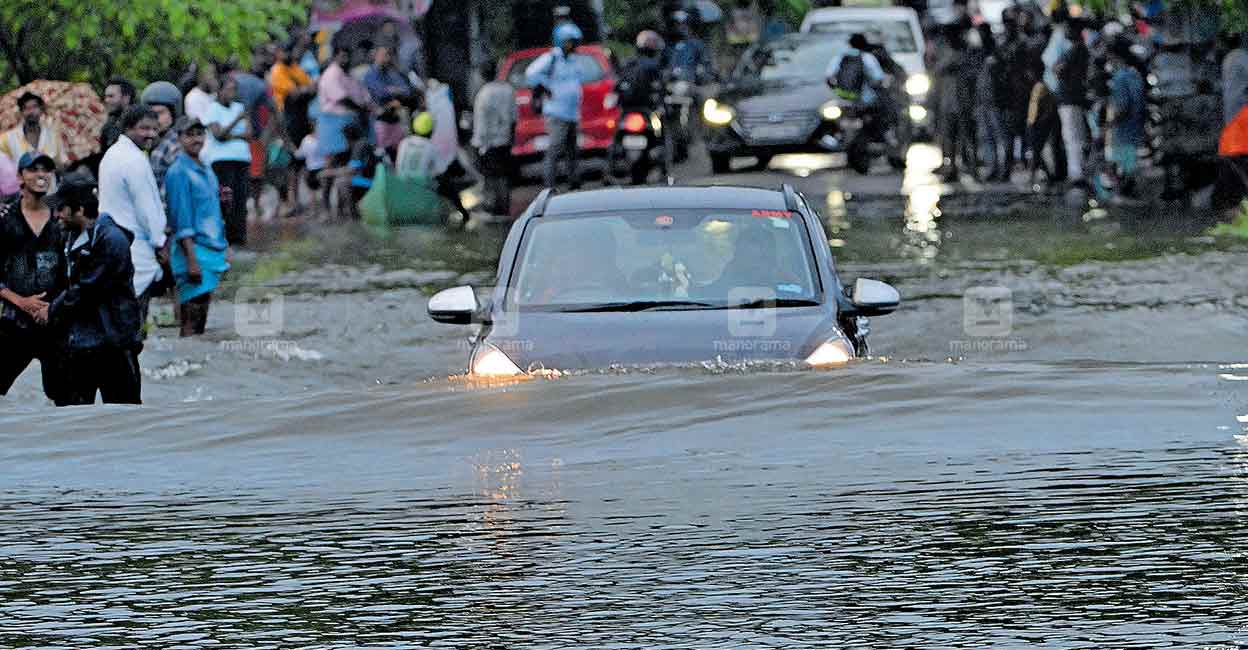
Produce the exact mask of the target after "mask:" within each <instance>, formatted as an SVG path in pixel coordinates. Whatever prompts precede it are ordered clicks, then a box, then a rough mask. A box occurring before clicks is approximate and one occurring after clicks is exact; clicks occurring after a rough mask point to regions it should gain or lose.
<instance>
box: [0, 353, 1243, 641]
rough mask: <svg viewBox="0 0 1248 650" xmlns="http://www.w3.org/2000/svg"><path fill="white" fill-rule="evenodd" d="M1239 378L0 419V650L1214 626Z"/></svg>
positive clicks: (723, 388) (642, 384)
mask: <svg viewBox="0 0 1248 650" xmlns="http://www.w3.org/2000/svg"><path fill="white" fill-rule="evenodd" d="M1243 372H1244V370H1243V369H1235V368H1219V367H1216V366H1205V365H1166V364H1157V365H1134V366H1129V365H1112V366H1101V367H1097V366H1094V365H1088V364H1076V363H1071V364H1015V365H1008V366H998V367H991V368H989V367H968V366H960V365H950V364H913V365H912V364H897V363H889V364H882V363H871V364H864V365H862V366H857V367H854V368H851V369H848V370H846V371H843V372H835V373H747V374H738V373H727V374H715V373H709V372H661V373H656V374H647V375H644V376H632V375H623V376H620V375H615V376H585V377H574V378H571V379H566V380H559V381H540V382H530V383H526V384H522V385H516V386H510V387H469V386H464V385H456V384H450V383H447V384H441V385H428V386H415V387H404V388H401V389H392V388H386V389H376V390H363V391H342V392H332V393H321V394H318V395H314V396H307V397H302V396H301V397H292V398H278V399H266V400H263V401H257V402H247V401H243V402H233V401H231V402H230V403H228V404H226V403H214V402H201V403H195V404H187V405H183V406H179V407H166V408H150V409H145V410H142V411H133V410H124V409H111V408H110V409H101V410H97V411H95V412H84V411H60V412H56V413H53V414H48V415H45V416H43V417H41V418H40V420H39V422H38V426H32V424H33V423H32V421H31V419H30V418H21V417H14V416H12V415H5V416H0V430H2V431H4V433H3V434H0V449H3V452H2V453H0V462H3V466H4V467H5V468H6V471H5V474H4V478H3V481H2V483H0V484H2V485H3V488H4V489H3V495H2V496H0V558H3V560H2V561H0V616H2V617H3V619H4V620H5V621H6V623H5V625H4V626H3V628H2V629H0V645H3V646H9V647H35V646H70V647H96V646H98V647H105V646H133V645H137V644H145V645H155V646H160V647H175V646H178V645H179V644H181V645H184V646H187V647H194V646H198V645H199V644H200V643H201V642H204V643H206V642H208V641H209V640H214V641H215V642H216V643H215V644H214V645H216V646H224V647H244V646H246V647H292V646H301V647H417V646H424V645H438V646H448V647H509V648H511V647H516V648H547V647H698V648H705V647H724V648H737V647H784V648H794V647H810V648H814V647H829V645H839V646H846V645H854V646H859V647H884V646H889V645H901V646H922V647H940V646H954V645H972V646H978V647H984V646H986V645H991V646H995V647H1008V646H1017V645H1024V644H1027V643H1044V644H1051V645H1057V646H1060V647H1089V648H1093V647H1096V648H1100V647H1125V646H1130V647H1148V648H1156V647H1201V646H1205V645H1216V644H1229V643H1231V642H1232V640H1233V638H1234V636H1233V635H1235V634H1236V633H1237V631H1238V630H1239V627H1240V626H1241V625H1243V624H1244V623H1248V621H1245V620H1244V618H1243V617H1244V612H1243V607H1242V606H1243V603H1244V602H1246V600H1245V599H1246V598H1248V593H1246V591H1245V586H1246V585H1248V563H1245V557H1244V551H1245V549H1244V546H1243V543H1244V540H1245V539H1248V523H1246V521H1245V514H1246V513H1248V484H1246V483H1245V481H1246V480H1248V437H1246V436H1243V435H1242V434H1241V433H1240V431H1239V430H1240V427H1239V426H1238V425H1237V424H1236V421H1235V414H1237V413H1243V412H1246V411H1248V408H1246V407H1248V404H1246V402H1248V400H1245V399H1244V398H1245V394H1244V392H1243V390H1242V389H1240V388H1239V387H1240V386H1241V385H1243V384H1242V383H1237V382H1236V381H1235V379H1238V378H1241V376H1240V374H1239V373H1243Z"/></svg>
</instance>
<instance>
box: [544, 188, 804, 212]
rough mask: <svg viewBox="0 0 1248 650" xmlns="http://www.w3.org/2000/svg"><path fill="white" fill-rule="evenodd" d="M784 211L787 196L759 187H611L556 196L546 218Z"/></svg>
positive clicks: (548, 206) (548, 208)
mask: <svg viewBox="0 0 1248 650" xmlns="http://www.w3.org/2000/svg"><path fill="white" fill-rule="evenodd" d="M686 208H693V209H699V208H705V209H707V210H740V209H745V210H751V209H756V210H784V209H786V207H785V202H784V193H783V192H781V191H780V190H778V189H776V190H771V189H764V188H759V187H741V186H728V185H704V186H657V187H631V188H622V187H612V188H604V189H600V190H588V191H584V192H573V193H571V194H556V195H553V196H551V197H550V200H549V201H548V202H547V204H546V207H545V209H544V210H543V212H542V213H543V214H552V215H570V214H590V213H595V212H610V211H620V210H664V209H666V210H679V209H686Z"/></svg>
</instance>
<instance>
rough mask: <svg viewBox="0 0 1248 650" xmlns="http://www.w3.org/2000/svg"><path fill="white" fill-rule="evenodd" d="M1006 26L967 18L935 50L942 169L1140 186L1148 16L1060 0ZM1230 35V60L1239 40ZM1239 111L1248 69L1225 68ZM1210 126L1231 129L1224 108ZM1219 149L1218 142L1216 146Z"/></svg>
mask: <svg viewBox="0 0 1248 650" xmlns="http://www.w3.org/2000/svg"><path fill="white" fill-rule="evenodd" d="M1003 18H1004V21H1003V27H1004V29H1003V31H1001V32H1000V33H994V31H993V30H992V29H991V28H990V27H989V26H988V25H987V24H979V25H972V24H971V23H970V21H969V19H968V20H964V21H962V22H959V23H956V24H955V25H953V26H951V27H950V28H948V29H945V30H943V32H942V33H941V34H940V37H939V38H938V39H936V41H935V50H934V52H933V54H932V56H931V57H930V58H931V59H932V60H933V70H934V75H933V76H934V88H935V90H936V97H935V99H936V101H935V105H934V106H933V108H934V109H935V112H936V117H937V123H938V139H939V142H940V145H941V149H942V152H943V157H944V164H943V165H942V166H941V168H940V169H939V170H938V173H939V174H940V175H941V176H942V178H943V179H945V180H947V181H956V180H957V179H958V178H959V177H960V175H961V174H962V173H969V174H972V175H973V176H974V177H975V178H977V179H980V180H987V181H1008V180H1010V179H1011V178H1013V175H1014V173H1015V172H1017V171H1022V172H1025V174H1026V179H1027V183H1028V185H1029V186H1036V187H1039V186H1040V185H1041V184H1045V185H1048V186H1050V187H1054V186H1055V187H1058V188H1065V187H1069V186H1073V187H1078V188H1081V189H1084V190H1087V191H1091V192H1094V193H1095V194H1096V195H1097V196H1099V197H1100V198H1107V199H1111V200H1117V199H1129V198H1132V197H1138V196H1139V189H1140V183H1139V180H1140V178H1139V177H1140V174H1141V163H1140V152H1141V151H1145V152H1152V151H1153V149H1152V143H1151V142H1150V133H1149V96H1148V87H1149V86H1148V83H1147V81H1146V80H1147V79H1148V78H1149V75H1150V73H1153V72H1155V71H1154V70H1152V69H1151V67H1150V66H1151V65H1152V60H1153V55H1154V54H1155V52H1156V51H1157V50H1158V49H1159V45H1160V39H1159V35H1158V34H1157V33H1156V31H1155V30H1154V29H1152V28H1151V27H1150V26H1149V25H1148V24H1147V23H1146V22H1144V21H1142V20H1141V21H1126V22H1119V21H1117V20H1109V21H1104V20H1094V19H1089V18H1087V17H1081V16H1076V15H1072V14H1071V13H1069V12H1068V11H1067V10H1066V8H1065V7H1059V8H1058V9H1057V10H1056V11H1054V12H1053V13H1052V14H1051V15H1049V16H1045V15H1043V14H1041V13H1039V12H1036V11H1030V10H1027V9H1024V8H1022V7H1018V6H1015V7H1011V8H1010V9H1007V10H1006V12H1005V14H1004V16H1003ZM1231 40H1232V41H1234V42H1230V43H1228V45H1229V47H1228V48H1227V50H1228V51H1229V52H1230V54H1229V55H1228V56H1227V61H1228V62H1233V61H1234V60H1235V59H1236V56H1237V54H1236V53H1237V52H1239V51H1240V45H1239V43H1238V39H1231ZM1222 71H1223V72H1222V74H1223V79H1222V92H1223V97H1224V99H1225V106H1224V108H1223V113H1224V115H1225V122H1229V121H1230V120H1231V119H1232V118H1233V117H1234V116H1235V115H1236V113H1238V111H1239V109H1240V108H1242V107H1243V106H1244V103H1245V102H1246V101H1248V97H1245V93H1244V84H1245V80H1243V79H1240V78H1239V77H1242V75H1243V72H1242V70H1239V69H1237V68H1236V67H1235V66H1234V65H1223V67H1222ZM1201 117H1202V118H1203V119H1207V120H1208V124H1207V129H1208V132H1210V133H1213V134H1216V133H1217V132H1218V131H1220V130H1221V129H1222V126H1223V122H1219V121H1218V120H1217V119H1216V117H1215V116H1213V115H1205V116H1201ZM1209 153H1210V154H1211V155H1212V154H1213V153H1214V152H1213V151H1210V152H1209Z"/></svg>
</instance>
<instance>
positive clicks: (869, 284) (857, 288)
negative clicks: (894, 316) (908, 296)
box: [852, 278, 901, 316]
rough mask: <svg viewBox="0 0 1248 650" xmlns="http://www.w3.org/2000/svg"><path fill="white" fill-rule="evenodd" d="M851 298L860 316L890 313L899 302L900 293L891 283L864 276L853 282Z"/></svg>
mask: <svg viewBox="0 0 1248 650" xmlns="http://www.w3.org/2000/svg"><path fill="white" fill-rule="evenodd" d="M852 298H853V302H854V307H856V308H857V310H856V311H857V312H858V315H860V316H883V315H884V314H891V313H892V312H893V310H895V309H897V306H898V305H900V304H901V294H900V293H898V292H897V290H896V289H894V288H893V286H892V285H890V284H888V283H885V282H880V281H879V280H868V279H866V278H858V281H857V282H854V295H853V296H852Z"/></svg>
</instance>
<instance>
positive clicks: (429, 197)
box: [359, 164, 449, 235]
mask: <svg viewBox="0 0 1248 650" xmlns="http://www.w3.org/2000/svg"><path fill="white" fill-rule="evenodd" d="M359 209H360V216H361V218H362V219H363V221H364V224H365V225H366V226H368V227H369V229H371V230H373V231H374V232H376V233H377V234H382V235H384V234H387V233H388V232H389V231H390V229H391V228H394V227H396V226H421V225H424V226H435V225H441V224H442V223H443V222H444V221H445V220H446V215H447V214H448V213H449V206H448V205H447V204H446V202H445V201H444V200H443V199H442V197H441V196H438V193H437V192H436V191H435V188H434V184H433V181H432V180H430V179H428V178H423V177H416V178H400V177H398V176H396V175H395V174H394V172H393V171H392V170H390V169H389V168H388V167H386V165H384V164H379V165H377V170H376V171H375V172H374V174H373V186H372V187H371V188H370V189H369V190H368V192H367V193H366V194H365V195H364V198H363V199H361V200H360V205H359Z"/></svg>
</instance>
